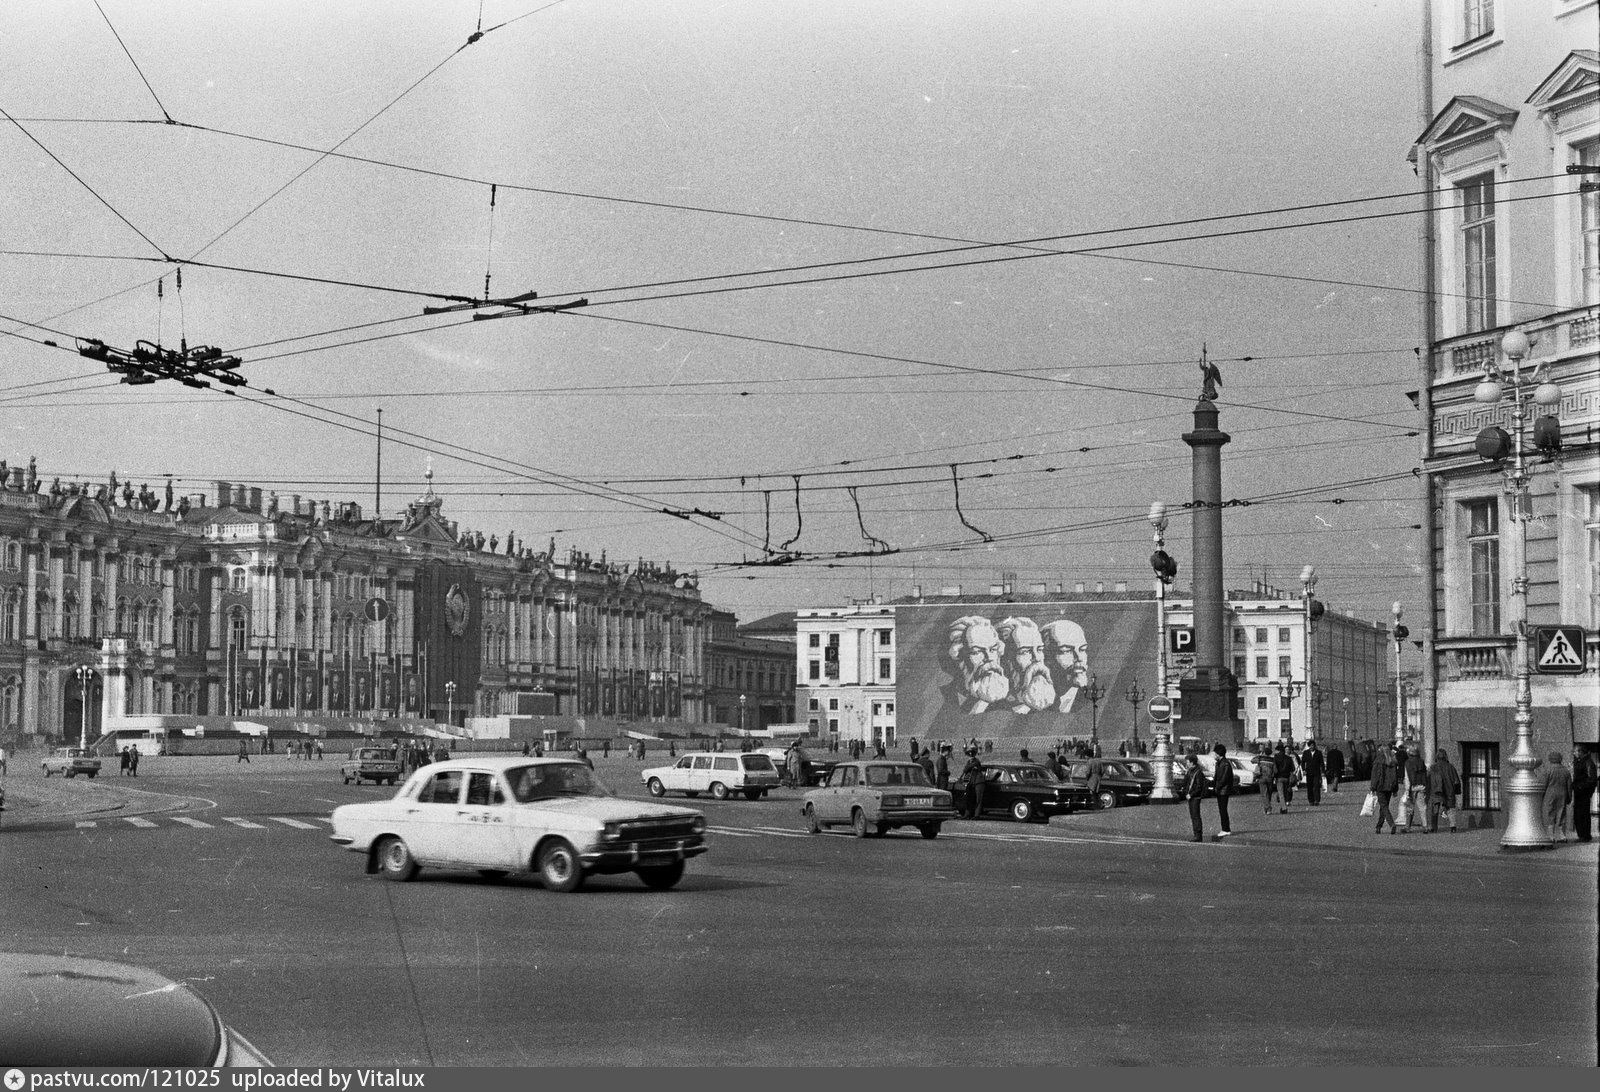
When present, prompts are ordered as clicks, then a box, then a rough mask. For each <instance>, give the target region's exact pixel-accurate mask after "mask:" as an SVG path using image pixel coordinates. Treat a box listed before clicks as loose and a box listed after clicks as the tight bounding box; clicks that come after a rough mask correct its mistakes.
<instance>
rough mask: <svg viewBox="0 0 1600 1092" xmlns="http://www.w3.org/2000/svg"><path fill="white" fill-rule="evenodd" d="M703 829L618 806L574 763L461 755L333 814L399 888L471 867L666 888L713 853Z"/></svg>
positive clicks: (654, 807)
mask: <svg viewBox="0 0 1600 1092" xmlns="http://www.w3.org/2000/svg"><path fill="white" fill-rule="evenodd" d="M705 829H706V821H705V817H704V816H703V815H701V814H700V813H699V812H697V811H691V810H690V809H688V808H675V807H668V806H667V805H664V804H647V803H636V802H634V801H631V800H619V799H617V798H616V797H614V796H612V795H611V792H610V790H608V789H607V788H606V787H605V786H604V785H603V784H601V783H600V781H599V780H598V779H597V778H596V777H595V775H594V771H592V770H591V769H589V767H588V766H587V765H586V764H585V763H583V762H581V761H578V760H576V759H570V758H461V759H454V760H451V761H446V762H435V763H432V764H431V765H427V766H423V767H422V768H421V769H419V770H417V771H416V772H415V773H413V774H412V775H411V776H410V777H409V778H408V779H407V780H406V782H405V784H404V785H402V786H401V787H400V791H399V792H397V793H395V795H394V796H393V798H391V799H389V800H378V801H372V802H370V803H364V804H345V805H344V806H343V807H338V808H335V809H334V811H333V834H332V835H331V837H332V839H333V840H334V841H335V842H337V843H338V844H340V845H342V846H344V847H346V848H347V849H351V850H353V851H355V852H357V853H360V854H362V855H364V856H365V858H366V862H367V871H368V872H381V873H383V875H384V876H385V877H387V878H388V879H391V880H409V879H411V878H413V877H414V876H416V874H417V870H418V869H419V868H421V867H428V868H446V869H475V870H477V871H478V872H479V873H481V874H482V875H484V876H488V877H491V878H494V879H498V878H500V877H503V876H505V875H507V874H509V873H512V872H519V873H532V874H534V875H537V876H538V877H539V878H540V880H541V881H543V883H544V886H545V887H547V888H549V889H550V890H552V891H575V890H577V889H578V887H579V886H581V885H582V883H583V881H584V880H585V879H586V878H587V877H588V876H590V875H594V874H597V873H616V872H633V873H635V874H637V875H638V877H639V878H640V879H641V880H643V881H644V883H645V885H646V886H648V887H652V888H656V889H658V890H664V889H666V888H669V887H672V886H673V885H674V884H676V883H677V882H678V881H679V880H680V879H682V878H683V868H684V862H685V861H686V860H688V859H689V858H690V857H695V856H698V855H699V854H701V853H704V852H705V851H706V844H705Z"/></svg>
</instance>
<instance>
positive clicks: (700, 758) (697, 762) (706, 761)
mask: <svg viewBox="0 0 1600 1092" xmlns="http://www.w3.org/2000/svg"><path fill="white" fill-rule="evenodd" d="M694 768H695V769H697V770H709V769H710V768H711V756H710V755H695V758H694Z"/></svg>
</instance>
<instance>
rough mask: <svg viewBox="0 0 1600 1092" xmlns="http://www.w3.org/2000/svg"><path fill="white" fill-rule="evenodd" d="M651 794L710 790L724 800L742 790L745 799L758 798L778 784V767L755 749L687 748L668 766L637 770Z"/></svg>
mask: <svg viewBox="0 0 1600 1092" xmlns="http://www.w3.org/2000/svg"><path fill="white" fill-rule="evenodd" d="M639 780H640V781H642V782H644V785H645V788H647V789H649V790H650V795H651V796H665V795H667V793H669V792H681V793H683V794H684V795H686V796H699V795H700V794H701V793H703V792H708V793H710V794H711V795H712V796H713V797H715V798H716V799H718V800H726V799H727V798H728V797H729V796H730V795H731V794H733V793H743V794H744V798H745V799H746V800H759V799H761V798H762V797H763V796H765V795H766V794H767V793H768V792H769V791H770V790H772V789H775V788H777V787H778V781H779V778H778V768H777V767H776V766H774V765H773V764H772V759H770V758H768V757H767V756H766V755H764V754H762V753H761V752H759V751H749V752H746V753H743V754H740V753H738V752H734V753H733V754H718V753H716V752H714V751H690V752H689V753H688V754H686V755H684V756H683V757H682V758H680V759H678V761H677V762H676V763H675V764H674V765H671V766H657V767H655V768H653V769H649V770H645V771H643V772H642V773H640V774H639Z"/></svg>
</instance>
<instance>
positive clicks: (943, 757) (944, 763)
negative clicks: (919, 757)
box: [933, 743, 950, 791]
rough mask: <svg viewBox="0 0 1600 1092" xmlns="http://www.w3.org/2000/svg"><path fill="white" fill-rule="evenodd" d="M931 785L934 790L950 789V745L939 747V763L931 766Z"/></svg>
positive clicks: (945, 744)
mask: <svg viewBox="0 0 1600 1092" xmlns="http://www.w3.org/2000/svg"><path fill="white" fill-rule="evenodd" d="M933 784H934V787H935V788H940V789H944V790H946V791H949V789H950V744H948V743H943V744H940V745H939V761H937V762H935V763H934V764H933Z"/></svg>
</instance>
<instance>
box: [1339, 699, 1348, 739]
mask: <svg viewBox="0 0 1600 1092" xmlns="http://www.w3.org/2000/svg"><path fill="white" fill-rule="evenodd" d="M1339 704H1340V705H1342V706H1344V741H1345V742H1346V743H1349V742H1350V699H1349V698H1342V699H1340V701H1339Z"/></svg>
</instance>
